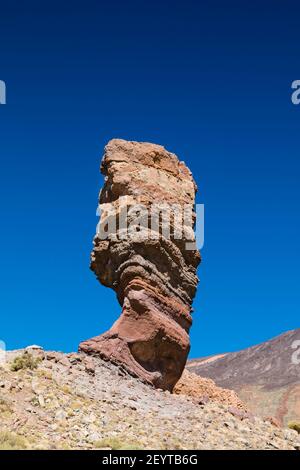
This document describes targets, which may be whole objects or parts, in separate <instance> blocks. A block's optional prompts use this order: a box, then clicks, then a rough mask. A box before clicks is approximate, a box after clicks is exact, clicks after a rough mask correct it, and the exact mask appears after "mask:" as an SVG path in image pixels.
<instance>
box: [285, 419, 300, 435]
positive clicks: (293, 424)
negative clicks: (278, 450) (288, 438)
mask: <svg viewBox="0 0 300 470" xmlns="http://www.w3.org/2000/svg"><path fill="white" fill-rule="evenodd" d="M288 426H289V428H290V429H294V431H297V433H298V434H300V421H298V422H296V421H292V422H291V423H289V425H288Z"/></svg>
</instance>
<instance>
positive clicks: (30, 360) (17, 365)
mask: <svg viewBox="0 0 300 470" xmlns="http://www.w3.org/2000/svg"><path fill="white" fill-rule="evenodd" d="M40 362H41V358H40V357H37V358H34V357H33V355H32V354H30V353H29V352H27V351H25V352H24V353H23V354H22V355H21V356H17V357H15V358H14V360H13V362H12V363H11V366H10V368H11V370H12V371H14V372H16V371H18V370H21V369H31V370H33V369H36V368H37V366H38V365H39V363H40Z"/></svg>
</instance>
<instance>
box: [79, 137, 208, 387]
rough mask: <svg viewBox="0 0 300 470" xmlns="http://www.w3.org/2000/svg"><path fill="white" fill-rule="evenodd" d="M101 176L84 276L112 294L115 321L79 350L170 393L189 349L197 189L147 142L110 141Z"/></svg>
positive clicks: (178, 165)
mask: <svg viewBox="0 0 300 470" xmlns="http://www.w3.org/2000/svg"><path fill="white" fill-rule="evenodd" d="M101 172H102V173H103V175H104V176H105V184H104V187H103V189H102V191H101V192H100V197H99V203H100V208H101V217H100V223H99V225H98V230H97V234H96V236H95V238H94V249H93V251H92V255H91V269H92V270H93V271H94V272H95V274H96V276H97V278H98V279H99V281H100V282H101V283H102V284H103V285H105V286H107V287H111V288H112V289H114V290H115V292H116V294H117V297H118V300H119V302H120V304H121V306H122V314H121V316H120V318H119V319H118V320H117V321H116V322H115V323H114V325H113V326H112V328H111V329H110V330H109V331H107V332H106V333H104V334H102V335H101V336H97V337H95V338H92V339H90V340H87V341H84V342H82V343H81V344H80V346H79V349H80V351H82V352H84V353H87V354H91V355H94V356H97V355H98V356H100V357H102V358H103V359H105V360H109V361H111V362H113V363H115V364H119V365H120V364H121V365H123V367H124V368H126V370H127V371H129V372H130V373H131V374H133V375H135V376H137V377H139V378H140V379H142V380H144V381H146V382H148V383H150V384H152V385H154V386H155V387H158V388H162V389H168V390H172V389H173V387H174V385H175V383H176V382H177V380H178V379H179V378H180V376H181V374H182V371H183V369H184V366H185V364H186V360H187V356H188V353H189V349H190V341H189V329H190V326H191V323H192V319H191V310H192V308H191V304H192V301H193V298H194V296H195V293H196V287H197V282H198V278H197V275H196V269H197V266H198V264H199V262H200V254H199V252H198V251H197V249H196V247H195V243H194V241H195V239H194V232H193V223H194V221H195V213H194V204H195V193H196V190H197V188H196V185H195V182H194V180H193V177H192V174H191V172H190V171H189V169H188V168H187V167H186V166H185V164H184V163H183V162H180V161H179V160H178V158H177V157H176V156H175V155H174V154H172V153H170V152H168V151H167V150H165V149H164V148H163V147H161V146H159V145H154V144H149V143H139V142H127V141H124V140H119V139H114V140H112V141H110V142H109V143H108V145H107V146H106V148H105V154H104V157H103V160H102V165H101ZM170 207H171V210H170ZM173 208H174V210H173ZM160 209H161V210H162V213H163V214H164V215H162V213H160V212H159V211H160ZM163 211H164V212H163ZM124 214H125V215H124ZM186 214H187V215H186ZM115 215H117V221H116V222H115V219H116V217H115ZM185 215H186V216H185ZM189 215H190V217H189ZM124 217H126V219H125V220H126V223H125V225H124ZM121 221H122V223H121ZM168 221H169V233H168V227H167V225H168V224H167V222H168ZM108 227H110V228H109V229H107V228H108ZM124 227H125V228H124ZM128 228H129V229H128ZM168 235H169V236H168Z"/></svg>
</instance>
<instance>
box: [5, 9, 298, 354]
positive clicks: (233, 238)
mask: <svg viewBox="0 0 300 470" xmlns="http://www.w3.org/2000/svg"><path fill="white" fill-rule="evenodd" d="M299 12H300V7H299V3H298V2H296V1H295V2H292V1H285V2H282V1H279V0H272V1H269V0H266V1H259V2H258V1H243V2H241V1H231V0H228V1H226V2H225V1H221V0H219V1H203V2H199V1H191V0H185V1H175V0H173V1H168V0H166V1H163V2H161V1H155V0H154V1H151V2H150V1H144V2H141V1H131V0H128V1H111V2H104V1H99V0H98V1H91V0H86V1H85V2H77V1H72V2H62V1H60V2H57V1H51V2H48V1H45V2H34V1H26V2H16V1H10V2H2V4H1V11H0V79H1V80H5V81H6V84H7V105H5V106H0V159H1V172H0V196H1V203H0V204H1V232H0V253H1V255H0V256H1V258H0V261H1V264H0V293H1V295H0V314H1V324H0V325H1V329H0V339H2V340H4V341H5V342H6V343H7V347H8V348H9V349H12V348H18V347H23V346H26V345H28V344H32V343H38V344H41V345H42V346H44V347H45V348H49V349H59V350H64V351H70V350H76V349H77V345H78V343H79V342H80V341H81V340H83V339H86V338H89V337H91V336H93V335H95V334H98V333H100V332H103V331H105V330H106V329H107V328H108V327H109V326H110V325H111V323H112V322H113V320H115V319H116V318H117V317H118V315H119V312H120V307H119V305H118V303H117V301H116V299H115V294H114V292H113V291H111V290H109V289H106V288H104V287H102V286H100V284H98V282H97V281H96V278H95V277H94V275H93V273H92V272H90V271H89V255H90V250H91V247H92V238H93V235H94V232H95V227H96V223H97V219H96V215H95V211H96V206H97V196H98V191H99V189H100V186H101V184H102V177H101V176H100V173H99V163H100V158H101V156H102V150H103V147H104V145H105V144H106V142H107V141H108V140H109V139H111V138H113V137H118V138H124V139H129V140H141V141H150V142H156V143H159V144H162V145H164V146H165V147H166V148H167V149H169V150H170V151H173V152H175V153H176V154H177V155H178V156H179V157H180V158H181V159H182V160H185V162H186V163H187V164H188V166H189V167H190V168H191V170H192V171H193V173H194V176H195V179H196V181H197V183H198V186H199V195H198V202H203V203H204V204H205V207H206V233H205V247H204V249H203V253H202V255H203V263H202V265H201V267H200V269H199V276H200V278H201V283H200V285H199V289H198V295H197V298H196V300H195V302H194V308H195V313H194V325H193V328H192V332H191V338H192V351H191V357H197V356H202V355H207V354H211V353H214V352H222V351H232V350H237V349H241V348H244V347H247V346H249V345H251V344H255V343H259V342H261V341H263V340H266V339H268V338H271V337H273V336H275V335H277V334H280V333H281V332H283V331H285V330H288V329H293V328H296V327H299V310H300V289H299V284H300V275H299V264H300V251H299V239H300V213H299V199H300V198H299V196H300V185H299V180H300V159H299V150H300V139H299V135H300V133H299V127H300V106H298V107H297V106H294V105H292V103H291V99H290V95H291V88H290V87H291V83H292V81H293V80H296V79H300V62H299V57H300V54H299V52H300V41H299V31H300V17H299Z"/></svg>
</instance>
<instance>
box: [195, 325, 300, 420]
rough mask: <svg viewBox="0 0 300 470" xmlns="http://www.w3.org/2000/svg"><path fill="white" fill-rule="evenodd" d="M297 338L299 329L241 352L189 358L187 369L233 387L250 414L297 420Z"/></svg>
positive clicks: (299, 388)
mask: <svg viewBox="0 0 300 470" xmlns="http://www.w3.org/2000/svg"><path fill="white" fill-rule="evenodd" d="M296 341H300V329H298V330H293V331H288V332H287V333H285V334H283V335H281V336H278V337H277V338H274V339H272V340H270V341H267V342H265V343H262V344H259V345H257V346H253V347H251V348H248V349H245V350H243V351H239V352H235V353H230V354H224V355H219V356H213V357H210V358H204V359H197V360H192V361H190V362H189V363H188V365H187V368H188V370H189V371H191V372H194V373H195V374H198V375H200V376H201V377H208V378H210V379H213V380H214V381H215V382H216V383H217V385H219V386H220V387H226V388H229V389H233V390H235V391H236V392H237V393H238V395H239V397H240V398H241V399H242V400H243V401H244V402H245V403H246V404H247V406H248V407H249V409H250V410H251V411H252V412H253V413H255V414H257V415H259V416H262V417H264V416H273V417H274V418H276V419H277V420H278V421H279V422H280V423H281V424H285V425H287V424H288V422H290V421H300V364H298V365H297V363H293V361H292V356H293V354H294V356H296V354H297V350H296V343H295V342H296ZM293 345H294V348H293V347H292V346H293ZM299 349H300V344H299V345H298V350H299ZM297 357H299V358H300V354H298V356H297ZM294 362H295V361H294Z"/></svg>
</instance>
